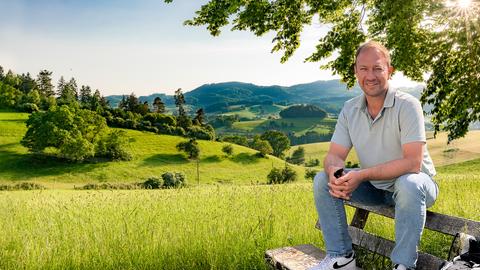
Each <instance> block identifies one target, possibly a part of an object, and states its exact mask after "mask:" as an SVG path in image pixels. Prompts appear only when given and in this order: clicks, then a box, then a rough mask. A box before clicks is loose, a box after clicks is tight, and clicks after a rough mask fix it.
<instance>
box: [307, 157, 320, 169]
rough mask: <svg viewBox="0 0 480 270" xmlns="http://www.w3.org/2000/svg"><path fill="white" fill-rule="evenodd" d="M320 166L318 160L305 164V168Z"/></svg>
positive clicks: (311, 160)
mask: <svg viewBox="0 0 480 270" xmlns="http://www.w3.org/2000/svg"><path fill="white" fill-rule="evenodd" d="M318 165H320V160H318V158H316V159H310V160H309V161H307V163H306V164H305V166H306V167H315V166H318Z"/></svg>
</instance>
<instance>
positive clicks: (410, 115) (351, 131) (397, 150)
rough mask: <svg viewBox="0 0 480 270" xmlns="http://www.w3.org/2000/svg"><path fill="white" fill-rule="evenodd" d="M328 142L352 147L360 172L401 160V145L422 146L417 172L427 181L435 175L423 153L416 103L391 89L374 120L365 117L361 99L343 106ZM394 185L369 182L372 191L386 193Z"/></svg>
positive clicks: (423, 139)
mask: <svg viewBox="0 0 480 270" xmlns="http://www.w3.org/2000/svg"><path fill="white" fill-rule="evenodd" d="M331 141H332V142H334V143H337V144H340V145H342V146H344V147H346V148H348V149H350V148H352V147H354V148H355V151H356V152H357V155H358V159H359V161H360V166H361V167H362V168H370V167H373V166H376V165H378V164H382V163H385V162H388V161H392V160H395V159H400V158H402V157H403V153H402V145H403V144H406V143H410V142H425V144H424V146H423V162H422V168H421V171H422V172H424V173H426V174H428V175H429V176H430V177H433V176H434V175H435V174H436V172H435V167H434V166H433V162H432V159H431V158H430V155H429V154H428V150H427V144H426V136H425V126H424V119H423V110H422V106H421V104H420V102H419V101H418V100H417V99H416V98H415V97H413V96H412V95H410V94H407V93H403V92H400V91H396V90H394V89H392V88H390V89H389V90H388V92H387V95H386V97H385V102H384V104H383V108H382V110H381V111H380V113H379V114H378V115H377V117H376V118H375V119H372V117H371V116H370V114H369V113H368V110H367V103H366V99H365V96H364V95H360V96H358V97H355V98H353V99H350V100H348V101H347V102H345V104H344V106H343V109H342V111H341V112H340V115H339V116H338V121H337V124H336V126H335V132H334V133H333V137H332V140H331ZM394 182H395V179H385V180H382V181H371V183H372V184H373V185H374V186H375V187H377V188H380V189H384V190H389V191H393V185H394Z"/></svg>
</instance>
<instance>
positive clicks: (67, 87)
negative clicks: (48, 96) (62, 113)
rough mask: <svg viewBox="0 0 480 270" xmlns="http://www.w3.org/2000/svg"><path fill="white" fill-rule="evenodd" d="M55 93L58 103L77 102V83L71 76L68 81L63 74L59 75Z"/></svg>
mask: <svg viewBox="0 0 480 270" xmlns="http://www.w3.org/2000/svg"><path fill="white" fill-rule="evenodd" d="M57 95H58V100H57V102H58V103H59V104H72V103H76V102H77V97H78V93H77V83H76V81H75V79H74V78H71V79H70V81H68V82H66V81H65V78H63V76H61V77H60V80H59V81H58V84H57Z"/></svg>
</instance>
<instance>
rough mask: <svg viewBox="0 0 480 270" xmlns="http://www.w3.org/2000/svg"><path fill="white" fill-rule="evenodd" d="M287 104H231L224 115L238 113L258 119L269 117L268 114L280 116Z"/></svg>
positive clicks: (242, 116)
mask: <svg viewBox="0 0 480 270" xmlns="http://www.w3.org/2000/svg"><path fill="white" fill-rule="evenodd" d="M285 108H286V106H281V105H277V104H275V105H253V106H250V107H245V106H244V105H235V106H230V107H229V108H228V109H229V110H230V111H229V112H227V113H224V114H223V115H238V117H240V118H249V119H258V118H267V117H268V116H278V113H279V112H280V111H281V110H283V109H285Z"/></svg>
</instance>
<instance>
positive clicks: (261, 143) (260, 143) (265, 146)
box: [252, 136, 273, 157]
mask: <svg viewBox="0 0 480 270" xmlns="http://www.w3.org/2000/svg"><path fill="white" fill-rule="evenodd" d="M252 148H253V149H255V150H257V151H258V154H259V155H260V157H266V156H267V154H271V153H273V149H272V146H270V143H269V142H268V141H267V140H262V139H261V138H260V137H258V136H255V138H254V139H253V142H252Z"/></svg>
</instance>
